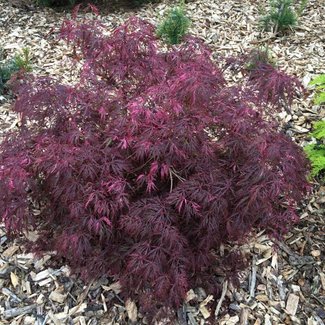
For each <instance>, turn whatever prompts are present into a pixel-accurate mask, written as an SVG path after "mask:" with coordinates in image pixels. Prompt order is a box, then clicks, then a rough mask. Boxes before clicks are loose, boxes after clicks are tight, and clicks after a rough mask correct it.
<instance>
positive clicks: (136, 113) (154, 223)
mask: <svg viewBox="0 0 325 325" xmlns="http://www.w3.org/2000/svg"><path fill="white" fill-rule="evenodd" d="M103 29H104V26H102V25H101V24H100V23H98V22H96V21H88V22H82V23H77V22H76V21H68V22H65V23H64V25H63V27H62V31H61V35H62V37H63V38H64V39H66V40H68V41H69V42H70V43H73V44H74V45H75V46H76V47H77V48H79V49H80V51H81V52H80V53H81V54H82V56H83V58H84V61H83V69H82V72H81V76H80V80H79V83H78V84H76V85H74V86H68V85H63V84H61V83H60V82H58V81H56V80H55V79H52V78H49V77H42V78H41V77H33V76H29V77H28V78H27V79H26V80H25V81H24V82H20V83H19V87H18V89H17V99H16V101H15V104H14V106H13V109H14V111H15V112H16V113H18V114H20V116H21V126H20V128H19V130H17V131H12V132H9V133H7V134H6V137H5V139H4V140H3V142H2V143H1V147H0V150H1V151H0V185H1V186H0V202H1V204H0V215H1V218H2V220H3V221H4V223H5V226H6V229H7V231H8V234H10V235H16V234H19V233H21V232H23V231H26V230H29V229H32V228H36V229H37V231H38V234H39V238H38V240H37V241H36V242H35V243H30V245H31V247H32V249H33V250H34V251H41V252H42V251H46V250H55V251H56V252H57V255H58V256H59V257H63V258H65V260H66V261H67V262H68V264H69V265H70V266H71V268H72V270H73V271H75V272H78V273H80V274H81V275H82V276H83V277H84V278H86V279H89V278H96V277H100V276H103V275H108V276H112V277H116V278H118V279H119V280H120V282H121V284H122V286H123V293H124V294H125V296H129V297H132V298H136V299H137V301H139V302H140V303H141V306H142V309H143V310H144V311H153V310H155V308H158V309H159V308H160V307H162V308H166V307H172V308H177V307H178V306H180V305H181V303H182V301H183V299H184V297H185V295H186V292H187V291H188V290H189V289H190V288H192V287H195V286H198V285H199V286H202V287H204V288H206V290H208V291H209V292H212V291H213V290H217V288H218V281H217V275H218V274H220V272H223V273H224V274H225V275H226V276H227V277H231V278H234V277H235V275H236V271H237V270H238V267H239V265H241V264H242V258H241V256H240V255H239V254H237V253H236V252H233V253H232V254H230V255H228V256H226V257H224V258H220V257H218V254H217V253H216V252H217V251H218V250H219V248H220V245H221V244H229V243H231V242H236V243H240V242H243V241H244V240H246V239H247V236H248V234H249V233H250V232H251V231H252V229H253V228H258V229H265V230H266V231H268V232H269V233H272V234H276V235H278V234H282V233H284V232H285V231H286V230H287V229H288V227H289V226H290V225H291V224H292V223H293V222H295V221H296V220H297V219H298V217H297V215H296V212H295V209H296V205H297V203H298V202H299V201H300V200H301V199H302V197H303V195H304V194H305V192H306V189H307V187H308V184H307V182H306V173H307V170H308V164H307V162H306V159H305V157H304V155H303V153H302V150H301V149H300V148H299V147H298V146H297V145H296V144H295V143H294V142H293V141H292V140H291V139H289V138H288V137H287V136H286V135H285V134H283V133H282V132H280V131H278V128H277V124H276V122H275V121H274V120H273V119H272V117H271V116H270V115H269V113H268V110H267V106H266V105H265V104H264V102H265V101H270V100H271V101H273V102H274V101H276V102H277V101H278V99H279V98H282V97H283V94H282V93H281V92H283V91H284V92H287V91H288V93H286V94H285V96H287V95H289V96H291V95H292V94H293V91H291V88H286V87H281V83H283V82H285V84H286V86H288V85H287V82H290V81H291V77H288V76H286V75H285V74H283V73H280V74H278V75H277V77H276V78H274V79H272V80H270V79H269V78H268V77H267V74H268V68H266V67H264V66H262V67H259V66H258V67H256V69H257V71H260V72H256V75H255V74H254V73H253V74H252V75H251V76H250V80H251V81H252V82H255V83H256V85H257V87H255V88H254V89H252V88H251V87H250V85H249V84H247V87H246V88H243V87H234V86H232V87H230V86H227V84H226V82H225V79H224V78H223V75H222V71H221V70H220V69H219V68H218V67H217V66H216V65H215V64H214V63H213V62H212V60H211V52H210V50H209V49H208V48H207V46H205V45H204V44H203V43H202V42H201V41H199V40H198V39H196V38H194V37H188V38H187V39H186V40H185V42H184V43H183V44H182V45H181V46H179V47H173V48H171V49H170V50H169V51H168V52H163V51H160V50H159V46H158V44H157V40H156V36H155V28H154V26H153V25H151V24H150V23H148V22H146V21H143V20H141V19H138V18H132V19H130V20H129V21H127V22H126V23H125V24H124V25H122V26H120V27H118V28H117V29H116V30H115V31H114V32H113V33H112V34H111V35H110V36H105V35H104V33H103ZM258 73H261V76H265V78H267V79H266V80H263V79H261V78H260V77H259V76H258ZM272 73H273V72H272ZM277 83H279V84H277ZM275 84H277V85H275ZM261 102H263V104H261V105H259V103H261ZM289 102H290V101H289ZM262 108H265V109H262ZM35 207H37V208H38V209H39V210H40V213H39V214H37V215H35V214H34V213H33V210H34V209H35ZM162 310H164V309H162ZM157 315H158V314H157Z"/></svg>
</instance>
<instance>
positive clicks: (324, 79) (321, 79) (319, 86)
mask: <svg viewBox="0 0 325 325" xmlns="http://www.w3.org/2000/svg"><path fill="white" fill-rule="evenodd" d="M309 85H310V86H315V88H316V95H315V98H314V103H315V104H316V105H322V104H324V103H325V73H323V74H321V75H319V76H317V77H315V78H314V79H313V80H312V81H311V82H310V83H309Z"/></svg>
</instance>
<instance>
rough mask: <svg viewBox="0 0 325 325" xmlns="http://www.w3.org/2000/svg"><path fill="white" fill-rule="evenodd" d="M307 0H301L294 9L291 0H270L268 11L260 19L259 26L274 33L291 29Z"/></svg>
mask: <svg viewBox="0 0 325 325" xmlns="http://www.w3.org/2000/svg"><path fill="white" fill-rule="evenodd" d="M307 2H308V0H301V1H300V4H299V5H298V7H296V9H295V8H294V4H293V1H292V0H270V2H269V3H270V9H269V11H268V12H267V13H266V14H265V15H264V16H263V17H262V18H261V19H260V25H261V28H262V29H263V30H268V31H269V30H272V31H273V32H274V33H275V34H277V33H284V32H286V31H288V30H290V29H293V28H294V27H295V26H296V25H297V21H298V17H299V16H300V15H301V13H302V12H303V10H304V9H305V7H306V5H307Z"/></svg>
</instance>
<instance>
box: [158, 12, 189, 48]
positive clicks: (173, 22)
mask: <svg viewBox="0 0 325 325" xmlns="http://www.w3.org/2000/svg"><path fill="white" fill-rule="evenodd" d="M189 25H190V20H189V18H187V17H186V15H185V12H184V9H183V6H180V7H174V8H172V9H170V10H169V11H168V13H167V16H166V18H165V19H164V20H163V22H162V23H161V24H160V25H159V26H158V28H157V35H158V37H160V38H162V39H163V40H164V41H166V42H167V43H168V44H179V43H180V42H181V41H182V39H183V37H184V35H185V34H186V32H187V30H188V27H189Z"/></svg>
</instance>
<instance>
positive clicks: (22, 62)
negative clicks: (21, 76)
mask: <svg viewBox="0 0 325 325" xmlns="http://www.w3.org/2000/svg"><path fill="white" fill-rule="evenodd" d="M19 70H24V71H26V72H30V71H31V70H32V66H31V63H30V52H29V49H28V48H24V49H22V51H21V53H18V54H16V55H15V56H14V57H13V58H12V59H8V60H4V58H3V54H2V52H1V55H0V94H2V93H3V92H4V89H5V86H6V83H7V81H8V80H9V79H10V78H11V76H12V75H13V74H14V73H16V72H18V71H19Z"/></svg>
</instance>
